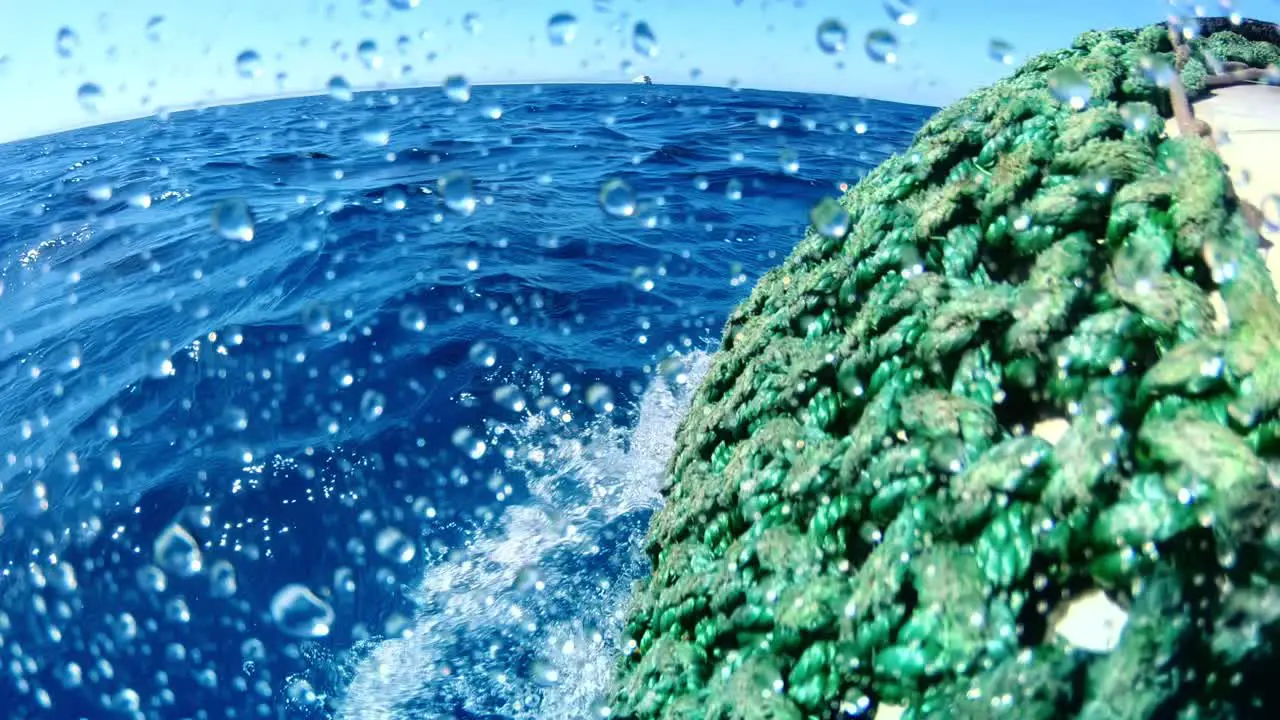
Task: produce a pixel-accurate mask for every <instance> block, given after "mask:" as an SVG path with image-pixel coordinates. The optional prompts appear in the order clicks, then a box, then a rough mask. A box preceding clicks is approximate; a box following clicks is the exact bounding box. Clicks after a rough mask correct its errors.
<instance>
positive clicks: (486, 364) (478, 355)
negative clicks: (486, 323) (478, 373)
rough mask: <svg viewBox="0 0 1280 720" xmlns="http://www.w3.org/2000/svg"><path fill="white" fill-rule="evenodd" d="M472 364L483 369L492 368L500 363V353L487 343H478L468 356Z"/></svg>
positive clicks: (473, 346)
mask: <svg viewBox="0 0 1280 720" xmlns="http://www.w3.org/2000/svg"><path fill="white" fill-rule="evenodd" d="M468 355H469V357H470V358H471V362H472V363H474V364H475V365H477V366H479V367H482V368H491V367H493V366H494V365H495V364H496V363H497V362H498V352H497V351H496V350H494V349H493V346H492V345H490V344H489V343H487V342H483V341H481V342H478V343H476V344H475V345H472V346H471V351H470V353H469V354H468Z"/></svg>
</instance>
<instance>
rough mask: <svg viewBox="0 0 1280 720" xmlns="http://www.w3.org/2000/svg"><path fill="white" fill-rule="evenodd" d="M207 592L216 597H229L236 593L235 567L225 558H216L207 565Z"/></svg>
mask: <svg viewBox="0 0 1280 720" xmlns="http://www.w3.org/2000/svg"><path fill="white" fill-rule="evenodd" d="M209 592H210V594H211V595H213V596H214V597H216V598H229V597H231V596H232V595H235V594H236V567H235V566H234V565H232V564H231V563H229V562H227V561H226V560H217V561H215V562H214V563H213V564H212V565H210V566H209Z"/></svg>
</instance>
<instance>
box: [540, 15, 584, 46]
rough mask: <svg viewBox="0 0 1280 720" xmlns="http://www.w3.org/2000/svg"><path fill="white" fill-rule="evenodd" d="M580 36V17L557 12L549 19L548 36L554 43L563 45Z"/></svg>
mask: <svg viewBox="0 0 1280 720" xmlns="http://www.w3.org/2000/svg"><path fill="white" fill-rule="evenodd" d="M577 36H578V18H576V17H574V16H573V15H572V14H570V13H556V14H555V15H552V16H551V19H550V20H548V21H547V38H548V39H549V40H550V41H551V44H552V45H555V46H562V45H568V44H569V43H571V42H573V40H574V38H576V37H577Z"/></svg>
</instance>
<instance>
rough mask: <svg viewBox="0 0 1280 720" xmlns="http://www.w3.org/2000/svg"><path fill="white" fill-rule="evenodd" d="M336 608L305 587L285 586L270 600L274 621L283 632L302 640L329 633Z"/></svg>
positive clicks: (297, 585) (296, 585)
mask: <svg viewBox="0 0 1280 720" xmlns="http://www.w3.org/2000/svg"><path fill="white" fill-rule="evenodd" d="M333 618H334V614H333V608H331V607H329V604H328V603H326V602H325V601H324V600H321V599H320V598H319V597H318V596H316V594H315V593H313V592H311V589H310V588H308V587H307V586H305V585H299V584H296V583H295V584H291V585H285V586H284V587H283V588H281V589H280V591H279V592H277V593H276V594H275V596H274V597H272V598H271V619H272V620H274V621H275V624H276V627H278V628H280V630H281V631H283V632H285V633H287V634H289V635H292V636H294V637H300V638H318V637H324V636H326V635H328V634H329V630H330V628H331V627H332V626H333Z"/></svg>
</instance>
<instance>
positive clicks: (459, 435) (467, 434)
mask: <svg viewBox="0 0 1280 720" xmlns="http://www.w3.org/2000/svg"><path fill="white" fill-rule="evenodd" d="M452 439H453V445H454V447H456V448H458V449H459V450H461V451H462V452H464V453H466V455H467V457H469V458H471V459H472V460H479V459H480V458H482V457H484V454H485V451H487V450H488V449H489V446H488V445H487V444H485V441H484V440H483V439H481V438H478V437H476V435H475V433H473V432H471V429H470V428H465V427H462V428H458V429H457V430H454V431H453V438H452Z"/></svg>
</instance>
